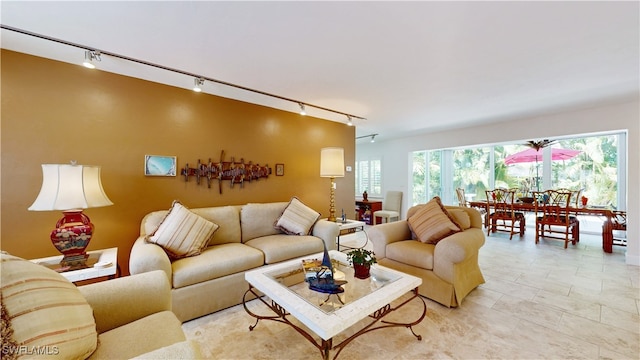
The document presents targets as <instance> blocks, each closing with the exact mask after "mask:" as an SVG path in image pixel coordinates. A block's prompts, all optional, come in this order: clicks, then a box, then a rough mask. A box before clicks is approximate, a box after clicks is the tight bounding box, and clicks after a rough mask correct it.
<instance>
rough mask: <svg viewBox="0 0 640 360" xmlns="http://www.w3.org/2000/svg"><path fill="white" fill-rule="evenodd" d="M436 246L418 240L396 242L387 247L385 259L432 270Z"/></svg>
mask: <svg viewBox="0 0 640 360" xmlns="http://www.w3.org/2000/svg"><path fill="white" fill-rule="evenodd" d="M435 248H436V246H435V245H434V244H425V243H422V242H420V241H418V240H404V241H396V242H394V243H391V244H388V245H387V249H386V252H387V255H386V257H387V258H388V259H391V260H395V261H397V262H401V263H403V264H407V265H411V266H415V267H419V268H422V269H427V270H433V253H434V252H435Z"/></svg>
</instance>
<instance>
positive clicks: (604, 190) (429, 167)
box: [411, 132, 626, 210]
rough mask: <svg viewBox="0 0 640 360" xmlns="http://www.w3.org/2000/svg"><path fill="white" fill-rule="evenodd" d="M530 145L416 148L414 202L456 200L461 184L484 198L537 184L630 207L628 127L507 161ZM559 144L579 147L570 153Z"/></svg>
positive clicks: (531, 188)
mask: <svg viewBox="0 0 640 360" xmlns="http://www.w3.org/2000/svg"><path fill="white" fill-rule="evenodd" d="M527 149H530V148H529V147H527V146H525V145H523V144H516V143H512V144H506V143H505V144H495V145H491V146H482V147H468V148H457V149H437V150H423V151H416V152H414V153H413V154H412V165H413V166H412V171H413V173H412V176H411V179H412V184H411V192H412V194H411V195H412V197H411V199H412V202H413V203H412V204H411V205H416V204H420V203H424V202H426V201H428V200H429V199H431V198H433V197H434V196H439V197H440V198H441V199H442V200H443V202H444V203H446V204H456V203H457V198H456V196H455V189H456V188H463V189H464V190H465V194H467V200H482V199H485V190H486V189H493V188H498V187H502V188H518V189H519V192H520V195H521V196H524V195H525V194H527V193H530V192H531V191H534V190H538V189H539V190H544V189H549V188H568V189H574V190H579V189H582V190H583V191H582V194H583V195H584V196H586V197H587V198H589V204H593V205H603V206H611V207H613V208H617V209H621V210H626V204H625V203H624V201H623V200H621V199H625V198H626V183H625V178H626V162H625V161H626V160H625V159H626V133H623V132H620V133H615V134H604V135H589V136H575V137H570V138H564V139H559V140H557V141H555V142H554V143H553V144H551V145H550V146H548V147H545V148H544V149H543V150H542V154H543V155H542V156H541V157H538V156H536V157H535V158H534V159H533V160H532V159H528V160H527V159H521V160H519V162H516V163H512V164H509V165H507V164H506V163H505V159H506V158H507V157H508V156H509V155H513V154H516V153H518V152H521V151H524V150H527ZM558 149H568V150H574V151H573V152H572V153H571V155H570V156H560V155H558V152H557V150H558Z"/></svg>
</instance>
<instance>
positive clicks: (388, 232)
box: [366, 221, 411, 259]
mask: <svg viewBox="0 0 640 360" xmlns="http://www.w3.org/2000/svg"><path fill="white" fill-rule="evenodd" d="M366 231H367V236H368V237H369V240H371V243H372V244H373V253H374V254H375V255H376V258H378V259H383V258H385V257H386V256H387V245H388V244H391V243H394V242H396V241H402V240H408V239H411V230H410V229H409V225H408V224H407V222H406V221H395V222H390V223H385V224H380V225H376V226H373V227H371V228H369V229H367V230H366Z"/></svg>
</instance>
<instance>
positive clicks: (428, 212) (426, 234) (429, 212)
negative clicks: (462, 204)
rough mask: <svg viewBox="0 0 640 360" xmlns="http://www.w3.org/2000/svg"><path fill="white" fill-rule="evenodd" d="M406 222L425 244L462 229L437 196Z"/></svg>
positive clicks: (435, 242) (435, 241)
mask: <svg viewBox="0 0 640 360" xmlns="http://www.w3.org/2000/svg"><path fill="white" fill-rule="evenodd" d="M407 222H408V223H409V227H410V228H411V231H412V232H413V233H414V234H415V235H416V237H417V238H418V240H420V241H422V242H423V243H427V244H437V243H438V241H440V240H442V239H444V238H445V237H447V236H449V235H452V234H455V233H457V232H460V231H462V230H461V229H460V226H458V224H456V223H455V221H454V220H453V219H452V217H451V215H450V214H449V213H448V212H447V210H446V209H445V208H444V206H443V205H442V202H441V201H440V198H439V197H437V196H436V197H434V198H433V199H431V200H430V201H429V202H427V203H426V204H425V205H424V206H422V207H421V208H420V209H419V210H418V211H417V212H416V213H415V214H413V215H412V216H411V217H410V218H409V219H408V220H407Z"/></svg>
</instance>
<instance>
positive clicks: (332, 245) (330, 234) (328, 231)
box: [311, 219, 340, 250]
mask: <svg viewBox="0 0 640 360" xmlns="http://www.w3.org/2000/svg"><path fill="white" fill-rule="evenodd" d="M339 232H340V228H339V227H338V224H336V223H335V222H332V221H328V220H325V219H320V220H318V221H317V222H316V223H315V225H313V230H312V231H311V235H313V236H317V237H319V238H320V239H322V241H324V244H325V246H326V247H327V250H335V249H336V238H337V237H338V233H339Z"/></svg>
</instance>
